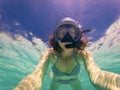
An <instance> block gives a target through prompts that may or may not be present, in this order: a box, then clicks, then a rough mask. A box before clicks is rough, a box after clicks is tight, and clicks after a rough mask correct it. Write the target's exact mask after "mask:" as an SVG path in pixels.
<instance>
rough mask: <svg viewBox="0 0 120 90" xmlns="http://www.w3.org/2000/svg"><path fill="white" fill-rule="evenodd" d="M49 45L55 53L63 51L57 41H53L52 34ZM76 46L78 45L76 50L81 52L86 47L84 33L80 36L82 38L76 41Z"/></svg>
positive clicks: (86, 42)
mask: <svg viewBox="0 0 120 90" xmlns="http://www.w3.org/2000/svg"><path fill="white" fill-rule="evenodd" d="M49 44H50V45H51V46H52V47H53V49H54V50H55V52H57V53H61V52H62V51H63V49H62V48H61V47H60V45H59V43H58V41H57V40H56V39H55V37H54V34H53V35H51V36H50V39H49ZM77 44H78V45H77V47H76V48H77V49H78V50H83V49H84V48H85V47H86V46H87V45H88V40H87V38H86V37H85V35H84V33H83V34H82V37H81V38H80V40H79V41H78V43H77Z"/></svg>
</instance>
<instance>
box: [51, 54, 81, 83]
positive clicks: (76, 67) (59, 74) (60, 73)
mask: <svg viewBox="0 0 120 90" xmlns="http://www.w3.org/2000/svg"><path fill="white" fill-rule="evenodd" d="M74 60H75V62H76V63H77V65H76V66H75V67H74V69H73V71H72V72H71V73H70V74H67V73H64V72H62V71H60V70H59V69H58V68H57V67H56V63H57V62H58V58H57V60H56V62H55V64H54V65H53V66H52V71H53V73H54V74H55V75H56V76H60V77H61V76H77V75H78V74H79V71H80V63H79V62H78V60H77V58H76V56H75V57H74ZM73 80H75V79H69V80H58V81H59V82H61V83H69V82H71V81H73Z"/></svg>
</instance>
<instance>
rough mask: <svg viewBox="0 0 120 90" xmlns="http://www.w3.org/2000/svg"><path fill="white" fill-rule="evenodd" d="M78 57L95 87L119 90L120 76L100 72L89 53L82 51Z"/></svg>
mask: <svg viewBox="0 0 120 90" xmlns="http://www.w3.org/2000/svg"><path fill="white" fill-rule="evenodd" d="M80 55H81V56H82V57H83V62H84V64H85V67H86V70H87V72H88V75H89V77H90V79H91V81H92V83H93V84H94V85H95V86H99V87H101V88H104V89H105V90H106V89H107V90H120V75H119V74H116V73H112V72H108V71H104V70H101V69H100V68H99V67H98V65H97V64H96V63H95V61H94V58H93V55H92V53H91V52H90V51H87V50H82V51H81V53H80Z"/></svg>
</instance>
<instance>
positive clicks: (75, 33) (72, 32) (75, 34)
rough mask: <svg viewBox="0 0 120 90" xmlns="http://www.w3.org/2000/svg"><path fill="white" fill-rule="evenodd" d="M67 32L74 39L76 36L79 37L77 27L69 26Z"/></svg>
mask: <svg viewBox="0 0 120 90" xmlns="http://www.w3.org/2000/svg"><path fill="white" fill-rule="evenodd" d="M69 34H70V35H71V37H72V38H73V39H74V40H76V39H78V38H80V34H81V33H80V30H78V29H77V28H75V27H71V28H70V29H69Z"/></svg>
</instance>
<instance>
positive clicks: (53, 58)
mask: <svg viewBox="0 0 120 90" xmlns="http://www.w3.org/2000/svg"><path fill="white" fill-rule="evenodd" d="M48 52H49V59H50V61H51V63H53V62H55V61H56V53H55V51H54V49H53V48H50V49H49V50H48Z"/></svg>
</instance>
